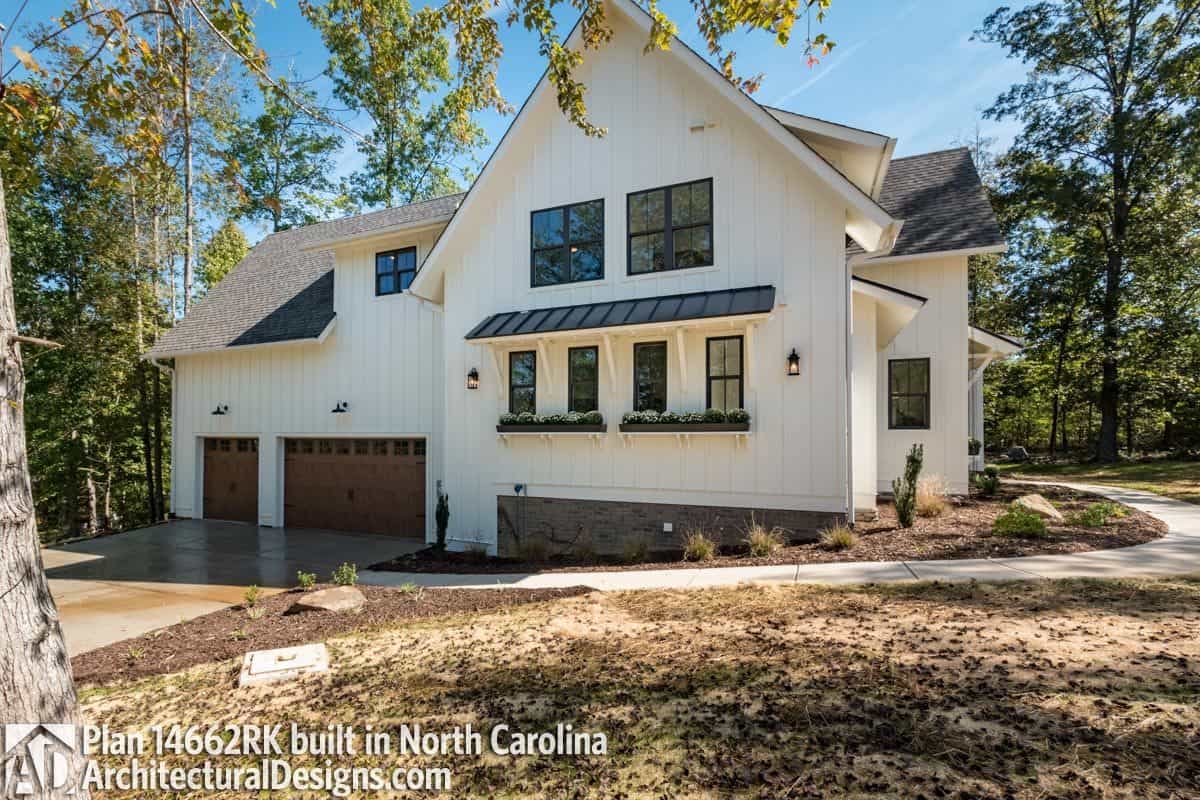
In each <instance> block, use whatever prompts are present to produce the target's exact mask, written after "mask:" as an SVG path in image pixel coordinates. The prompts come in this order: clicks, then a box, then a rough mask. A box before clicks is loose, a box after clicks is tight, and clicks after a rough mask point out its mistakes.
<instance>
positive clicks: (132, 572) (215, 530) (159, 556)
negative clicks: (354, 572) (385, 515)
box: [42, 520, 425, 655]
mask: <svg viewBox="0 0 1200 800" xmlns="http://www.w3.org/2000/svg"><path fill="white" fill-rule="evenodd" d="M424 546H425V545H424V543H423V542H421V541H419V540H416V539H400V538H396V539H393V538H388V537H385V536H372V535H369V534H353V533H344V532H340V531H323V530H305V529H299V528H296V529H292V528H284V529H279V528H259V527H255V526H253V525H243V524H239V523H234V522H214V521H209V520H179V521H177V522H171V523H168V524H165V525H156V526H154V527H151V528H142V529H139V530H134V531H129V532H127V533H120V534H116V535H114V536H105V537H102V538H99V539H93V540H90V541H84V542H76V543H73V544H68V545H63V546H59V547H49V548H44V549H43V550H42V560H43V563H44V564H45V567H46V576H47V578H49V580H50V592H51V594H53V595H54V602H55V603H56V604H57V605H58V613H59V617H60V618H61V621H62V627H63V635H64V636H65V637H66V640H67V649H68V651H69V652H70V653H71V654H72V655H74V654H76V653H82V652H86V651H88V650H92V649H94V648H97V647H102V646H104V645H106V644H110V643H112V642H117V641H121V640H122V639H128V638H130V637H133V636H139V635H141V634H143V633H145V632H147V631H150V630H154V629H155V628H161V627H163V626H165V625H173V624H175V623H177V622H180V621H183V620H186V619H191V618H192V617H197V616H200V615H201V614H207V613H209V612H211V611H216V610H218V609H221V608H224V607H226V606H229V605H233V604H236V603H240V602H242V597H243V595H244V594H245V591H246V587H247V586H250V585H251V584H255V585H257V586H259V587H261V588H262V589H263V591H264V593H271V592H277V591H280V590H283V589H288V588H291V587H293V586H295V585H296V572H297V571H300V570H303V571H304V572H315V573H317V576H318V580H321V581H327V580H329V574H330V572H331V571H332V570H333V568H334V567H336V566H337V565H339V564H341V563H342V562H344V561H349V562H351V563H354V564H357V565H358V568H359V569H360V570H362V569H365V568H366V567H368V566H369V565H371V564H374V563H376V562H379V561H385V560H387V559H389V558H394V557H396V556H398V555H402V554H404V553H411V552H414V551H416V550H419V549H421V548H422V547H424Z"/></svg>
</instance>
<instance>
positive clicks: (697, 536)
mask: <svg viewBox="0 0 1200 800" xmlns="http://www.w3.org/2000/svg"><path fill="white" fill-rule="evenodd" d="M716 555H717V543H716V542H714V541H713V540H712V539H711V538H709V537H708V535H707V534H706V533H705V532H704V531H691V532H690V533H688V535H687V536H686V537H685V538H684V540H683V560H684V561H712V560H713V558H714V557H715V556H716Z"/></svg>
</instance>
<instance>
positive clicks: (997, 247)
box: [852, 243, 1008, 265]
mask: <svg viewBox="0 0 1200 800" xmlns="http://www.w3.org/2000/svg"><path fill="white" fill-rule="evenodd" d="M1007 249H1008V245H1007V244H1003V243H1001V244H989V245H983V246H980V247H962V248H958V249H956V250H928V251H922V252H920V253H904V254H903V255H897V256H893V255H888V254H887V253H882V254H880V255H875V254H873V253H859V254H858V255H856V256H853V257H852V263H853V264H855V265H858V264H863V263H869V264H896V263H900V262H904V261H919V260H922V259H930V258H954V257H956V256H980V255H987V254H989V253H1003V252H1004V251H1005V250H1007Z"/></svg>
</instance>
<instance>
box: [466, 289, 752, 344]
mask: <svg viewBox="0 0 1200 800" xmlns="http://www.w3.org/2000/svg"><path fill="white" fill-rule="evenodd" d="M774 307H775V287H774V286H750V287H746V288H742V289H717V290H715V291H711V292H689V293H688V294H671V295H664V296H661V297H634V298H630V299H628V300H615V301H613V300H610V301H607V302H601V303H581V304H579V305H573V306H558V307H557V308H538V309H534V310H533V311H503V312H501V313H499V314H492V315H491V316H489V317H487V318H486V319H484V320H483V321H482V322H480V323H479V324H478V325H476V326H475V327H474V328H472V329H471V331H470V332H469V333H468V334H467V335H466V337H465V338H467V339H495V338H498V337H504V336H532V335H535V334H545V333H560V332H563V331H582V330H595V329H598V328H618V327H622V326H625V325H653V324H658V323H664V322H679V321H680V320H694V319H713V318H717V317H739V316H745V315H747V314H766V313H769V312H770V311H771V310H772V309H773V308H774Z"/></svg>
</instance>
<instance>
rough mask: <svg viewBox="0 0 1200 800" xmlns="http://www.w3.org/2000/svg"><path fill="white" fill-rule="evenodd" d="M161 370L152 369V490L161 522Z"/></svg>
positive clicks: (163, 513)
mask: <svg viewBox="0 0 1200 800" xmlns="http://www.w3.org/2000/svg"><path fill="white" fill-rule="evenodd" d="M162 416H163V412H162V371H161V370H158V369H155V370H154V490H155V493H156V494H155V496H154V497H155V503H156V504H157V514H158V515H157V516H156V517H155V518H154V521H155V522H161V521H162V520H163V519H164V518H165V517H166V516H167V497H166V492H164V491H163V431H162Z"/></svg>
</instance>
